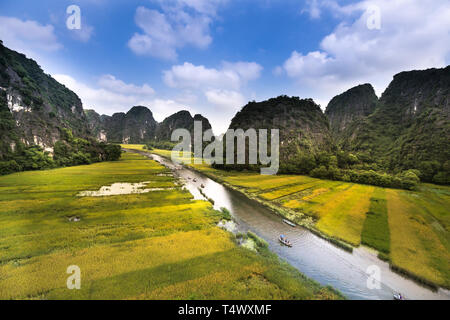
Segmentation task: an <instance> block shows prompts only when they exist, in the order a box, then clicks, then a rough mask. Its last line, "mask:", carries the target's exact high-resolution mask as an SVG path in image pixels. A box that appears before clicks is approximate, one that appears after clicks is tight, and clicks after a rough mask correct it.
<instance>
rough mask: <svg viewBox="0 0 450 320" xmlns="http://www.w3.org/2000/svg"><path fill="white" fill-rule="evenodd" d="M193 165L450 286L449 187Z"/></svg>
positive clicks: (339, 237) (408, 270) (416, 274)
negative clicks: (381, 184) (410, 187)
mask: <svg viewBox="0 0 450 320" xmlns="http://www.w3.org/2000/svg"><path fill="white" fill-rule="evenodd" d="M155 152H158V153H159V151H158V150H156V151H155ZM160 154H161V153H160ZM162 155H164V154H163V153H162ZM193 167H194V168H195V169H196V170H199V171H202V172H204V173H206V174H207V175H209V176H211V177H212V178H214V179H216V180H218V181H221V182H224V183H227V184H229V185H231V186H233V187H234V188H236V189H238V190H240V191H242V192H244V193H245V194H247V195H248V196H250V197H252V198H255V199H258V200H259V201H260V202H262V203H265V204H268V205H269V206H271V207H272V208H275V209H277V211H278V212H279V213H281V214H283V215H288V217H289V218H290V219H292V220H294V221H295V222H297V223H300V224H302V220H303V219H304V217H305V215H306V216H307V217H311V218H312V219H313V220H314V225H313V228H315V229H316V230H318V231H319V232H321V233H322V234H324V235H325V236H327V237H332V238H334V239H337V240H341V241H344V242H346V243H348V244H351V245H352V246H359V245H361V244H364V245H367V246H370V247H372V248H374V249H376V250H378V251H379V253H380V257H381V258H383V259H385V260H388V261H390V263H391V264H392V266H394V267H395V268H397V269H398V270H401V271H402V272H405V273H407V274H409V275H411V276H413V277H414V278H416V279H417V280H419V281H423V282H426V283H429V284H435V285H439V286H443V287H446V288H450V268H449V265H450V236H449V226H450V210H449V208H450V187H447V186H437V185H431V184H422V185H420V186H419V188H418V190H416V191H405V190H397V189H384V188H378V187H373V186H367V185H358V184H353V183H346V182H338V181H328V180H321V179H314V178H311V177H306V176H296V175H276V176H261V175H259V174H256V173H249V172H228V171H220V170H215V169H213V168H211V167H208V166H205V165H202V166H198V165H193ZM278 209H279V210H278Z"/></svg>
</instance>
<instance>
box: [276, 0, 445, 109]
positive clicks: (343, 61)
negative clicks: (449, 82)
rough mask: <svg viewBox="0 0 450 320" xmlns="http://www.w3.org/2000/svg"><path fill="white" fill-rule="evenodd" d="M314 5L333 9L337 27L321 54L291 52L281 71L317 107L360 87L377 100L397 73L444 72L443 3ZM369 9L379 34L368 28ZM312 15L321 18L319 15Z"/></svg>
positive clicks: (376, 1) (378, 1)
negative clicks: (377, 21)
mask: <svg viewBox="0 0 450 320" xmlns="http://www.w3.org/2000/svg"><path fill="white" fill-rule="evenodd" d="M313 2H315V6H316V8H317V10H329V9H332V10H333V13H334V14H335V15H336V16H339V17H341V19H342V22H341V23H340V24H339V25H338V26H337V27H336V28H335V30H334V31H333V32H332V33H330V34H329V35H327V36H326V37H325V38H323V39H322V41H321V43H320V50H317V51H312V52H307V53H301V52H297V51H294V52H292V54H291V56H290V57H289V58H288V59H287V60H286V61H285V62H284V64H283V70H284V72H285V73H286V74H287V75H288V76H289V77H291V78H293V79H295V80H296V81H297V82H298V83H299V84H301V86H302V88H303V89H305V90H308V91H309V92H313V93H314V94H315V95H316V97H317V98H318V99H320V100H322V101H327V100H329V99H330V98H331V97H332V96H334V95H335V94H338V93H340V92H341V91H342V90H344V89H348V88H350V87H351V86H354V85H357V84H359V83H365V82H371V83H372V84H373V85H374V87H375V89H376V91H377V93H378V94H380V93H381V92H382V91H383V90H384V89H385V88H386V86H387V85H388V84H389V82H390V81H391V79H392V76H393V75H394V74H396V73H398V72H400V71H404V70H411V69H425V68H430V67H443V66H445V65H446V63H447V62H448V61H446V58H448V57H449V53H450V32H449V30H450V19H448V17H449V16H450V6H449V5H448V1H446V0H420V1H419V0H417V1H407V0H399V1H389V0H371V1H360V2H358V3H355V4H351V5H347V6H340V5H339V4H338V3H337V2H336V1H329V0H328V1H318V2H316V1H313ZM319 8H320V9H319ZM369 8H370V9H371V11H370V10H368V9H369ZM373 8H376V9H378V10H379V12H380V18H381V20H380V28H379V29H378V28H369V27H368V20H369V19H371V18H373V16H372V15H373ZM314 15H315V16H316V17H320V12H319V13H316V14H314Z"/></svg>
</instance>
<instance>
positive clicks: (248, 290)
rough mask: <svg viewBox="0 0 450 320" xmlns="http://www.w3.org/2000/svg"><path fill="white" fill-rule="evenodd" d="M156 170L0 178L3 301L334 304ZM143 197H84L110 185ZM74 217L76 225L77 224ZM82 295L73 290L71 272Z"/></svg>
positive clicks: (102, 169) (105, 168)
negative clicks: (132, 188) (134, 188)
mask: <svg viewBox="0 0 450 320" xmlns="http://www.w3.org/2000/svg"><path fill="white" fill-rule="evenodd" d="M169 173H170V172H169V171H168V170H167V169H165V168H164V167H162V166H161V165H160V164H158V163H156V162H154V161H151V160H148V159H147V158H144V157H142V156H140V155H137V154H123V156H122V159H121V160H120V161H117V162H104V163H97V164H93V165H89V166H78V167H70V168H63V169H55V170H48V171H36V172H21V173H16V174H11V175H8V176H3V177H0V299H336V298H341V296H340V295H339V294H337V293H335V292H334V291H333V290H332V289H329V288H324V287H321V286H320V285H318V284H317V283H315V282H313V281H311V280H309V279H307V278H306V277H304V276H303V275H302V274H300V273H299V272H298V271H296V270H295V269H293V268H292V267H290V266H288V265H286V264H284V263H282V262H280V261H278V259H277V258H276V256H274V255H272V254H271V253H270V252H268V251H263V252H259V253H255V252H253V251H250V250H247V249H245V248H242V247H239V246H237V244H236V243H235V241H234V240H235V239H234V236H232V235H231V234H229V233H227V232H226V231H224V230H222V229H220V228H218V227H217V226H216V224H217V223H218V221H219V220H220V219H221V217H222V215H221V213H219V212H217V211H215V210H213V208H212V206H211V205H210V204H209V202H206V201H194V200H193V198H192V196H191V195H190V193H189V192H188V191H186V190H183V189H182V188H181V186H179V185H178V184H177V183H176V181H175V179H174V178H173V176H171V175H170V174H169ZM144 181H145V182H148V183H147V184H145V188H155V189H154V190H152V191H150V192H146V193H131V194H120V195H111V196H99V197H92V196H80V193H82V192H83V191H95V190H99V189H100V188H101V187H103V186H111V185H113V184H115V183H122V184H137V183H141V182H144ZM74 218H76V219H74ZM72 265H75V266H78V267H79V268H80V271H81V289H79V290H77V289H73V290H69V289H68V288H67V283H66V282H67V279H68V277H69V276H70V274H68V273H67V268H68V267H69V266H72Z"/></svg>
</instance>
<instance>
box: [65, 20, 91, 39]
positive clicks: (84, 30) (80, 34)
mask: <svg viewBox="0 0 450 320" xmlns="http://www.w3.org/2000/svg"><path fill="white" fill-rule="evenodd" d="M69 32H70V33H71V34H72V35H73V37H74V38H75V39H76V40H78V41H81V42H88V41H89V40H90V39H91V37H92V35H93V34H94V27H92V26H90V25H88V24H86V23H83V24H82V25H81V29H74V30H69Z"/></svg>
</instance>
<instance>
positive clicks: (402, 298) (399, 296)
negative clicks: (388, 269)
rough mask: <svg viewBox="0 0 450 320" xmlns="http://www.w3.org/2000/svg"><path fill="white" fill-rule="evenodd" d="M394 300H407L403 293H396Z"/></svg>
mask: <svg viewBox="0 0 450 320" xmlns="http://www.w3.org/2000/svg"><path fill="white" fill-rule="evenodd" d="M394 300H405V297H404V296H403V295H402V294H401V293H394Z"/></svg>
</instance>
